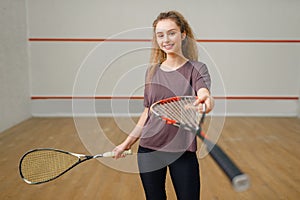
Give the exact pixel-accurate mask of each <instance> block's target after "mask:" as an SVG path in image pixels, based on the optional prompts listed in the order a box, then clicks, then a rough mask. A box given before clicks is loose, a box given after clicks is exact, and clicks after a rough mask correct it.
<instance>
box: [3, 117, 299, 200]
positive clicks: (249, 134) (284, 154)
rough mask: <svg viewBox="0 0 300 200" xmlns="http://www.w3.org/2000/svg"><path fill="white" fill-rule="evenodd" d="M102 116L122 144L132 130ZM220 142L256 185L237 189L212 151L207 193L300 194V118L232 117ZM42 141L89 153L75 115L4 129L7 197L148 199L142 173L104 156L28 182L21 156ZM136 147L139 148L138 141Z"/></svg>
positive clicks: (211, 196)
mask: <svg viewBox="0 0 300 200" xmlns="http://www.w3.org/2000/svg"><path fill="white" fill-rule="evenodd" d="M85 120H88V119H85ZM124 120H125V121H126V119H124ZM134 120H136V119H134ZM98 121H99V125H100V126H101V127H102V129H103V130H104V131H105V130H106V131H107V132H109V133H105V134H106V136H107V138H109V139H110V140H111V141H112V142H113V143H115V144H118V143H119V142H120V141H122V140H123V139H124V137H125V136H126V135H125V134H123V133H122V132H121V130H120V129H119V128H117V126H116V124H115V120H114V119H112V118H98ZM218 144H219V145H220V146H221V147H222V148H223V149H224V150H225V151H226V152H227V153H228V154H229V155H230V156H231V157H232V158H233V159H234V160H235V161H236V163H237V164H238V165H239V166H240V168H241V169H243V171H245V172H246V173H247V174H248V175H249V176H250V178H251V187H250V189H249V190H247V191H245V192H241V193H237V192H235V191H234V190H233V189H232V188H231V186H230V184H229V182H228V181H227V179H226V177H225V176H224V174H223V173H222V172H221V171H220V170H219V168H218V167H217V166H216V165H215V163H214V162H213V161H212V159H211V158H210V157H209V156H206V157H205V158H202V159H200V165H201V199H203V200H223V199H224V200H235V199H236V200H273V199H280V200H285V199H286V200H294V199H295V200H296V199H299V198H300V171H299V170H300V147H299V146H300V119H298V118H255V117H252V118H251V117H228V118H226V121H225V126H224V129H223V132H222V135H221V137H220V139H219V141H218ZM39 147H52V148H59V149H65V150H68V151H73V152H77V153H88V151H87V150H86V148H85V146H84V145H83V143H82V142H81V140H80V137H79V135H78V134H77V132H76V128H75V125H74V121H73V119H72V118H32V119H29V120H26V121H24V122H22V123H21V124H19V125H17V126H15V127H13V128H11V129H9V130H7V131H5V132H3V133H1V134H0V153H1V157H0V199H1V200H6V199H14V200H15V199H17V200H32V199H34V200H40V199H41V200H48V199H56V200H65V199H78V200H82V199H87V200H89V199H91V200H95V199H104V200H110V199H113V200H115V199H117V200H119V199H122V200H142V199H144V194H143V190H142V186H141V183H140V180H139V176H138V174H136V173H129V172H120V171H118V170H116V169H113V168H111V167H109V166H107V165H105V164H103V163H101V162H99V160H91V161H88V162H86V163H83V164H82V165H79V166H77V167H75V168H74V169H73V170H71V171H69V172H68V173H66V174H65V175H63V176H62V177H60V178H59V179H57V180H55V181H52V182H49V183H46V184H41V185H27V184H26V183H24V182H23V181H22V180H21V178H20V177H19V174H18V162H19V159H20V157H21V156H22V154H24V153H25V152H26V151H28V150H30V149H33V148H39ZM133 149H134V150H136V146H134V148H133ZM133 157H136V156H135V155H133ZM126 159H132V158H125V159H124V160H121V161H119V160H118V161H114V160H110V162H118V164H120V165H122V163H123V162H124V163H125V162H126ZM131 164H132V165H136V163H134V162H131ZM166 184H167V194H168V197H169V198H168V199H170V200H173V199H176V198H175V195H174V190H173V188H172V185H171V183H170V179H169V178H168V179H167V183H166Z"/></svg>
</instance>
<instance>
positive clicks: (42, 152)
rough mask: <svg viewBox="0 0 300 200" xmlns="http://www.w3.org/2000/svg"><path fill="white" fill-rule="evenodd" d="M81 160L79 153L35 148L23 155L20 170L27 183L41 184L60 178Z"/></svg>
mask: <svg viewBox="0 0 300 200" xmlns="http://www.w3.org/2000/svg"><path fill="white" fill-rule="evenodd" d="M80 162H81V160H80V157H79V154H78V155H75V154H72V153H70V152H66V151H62V150H58V149H50V148H43V149H34V150H31V151H28V152H27V153H26V154H24V155H23V156H22V158H21V160H20V163H19V172H20V176H21V178H22V179H23V180H24V181H25V182H26V183H28V184H40V183H45V182H48V181H51V180H53V179H56V178H58V177H59V176H61V175H63V174H64V173H66V172H67V171H69V170H70V169H72V168H73V167H74V166H76V165H77V164H79V163H80Z"/></svg>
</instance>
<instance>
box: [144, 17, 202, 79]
mask: <svg viewBox="0 0 300 200" xmlns="http://www.w3.org/2000/svg"><path fill="white" fill-rule="evenodd" d="M165 19H170V20H173V21H174V22H175V23H176V25H177V26H178V27H179V28H180V32H181V33H185V34H186V37H185V39H184V40H183V41H182V53H183V56H184V57H185V58H187V59H189V60H191V61H197V60H198V49H197V44H196V40H195V37H194V33H193V31H192V29H191V27H190V25H189V23H188V22H187V20H186V19H185V18H184V17H183V15H182V14H180V13H179V12H177V11H168V12H162V13H160V14H159V15H158V16H157V18H156V19H155V20H154V22H153V24H152V26H153V37H152V49H151V55H150V70H149V73H148V81H150V80H151V78H152V76H153V75H154V73H155V71H156V69H157V67H158V66H159V65H158V64H161V63H163V62H164V61H165V60H166V59H167V54H166V53H165V52H164V51H163V50H161V49H160V48H159V46H158V43H157V39H156V34H155V31H156V25H157V23H158V22H159V21H161V20H165Z"/></svg>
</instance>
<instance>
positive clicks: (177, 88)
mask: <svg viewBox="0 0 300 200" xmlns="http://www.w3.org/2000/svg"><path fill="white" fill-rule="evenodd" d="M147 74H148V72H147V73H146V77H147ZM210 85H211V80H210V75H209V72H208V69H207V67H206V65H205V64H204V63H202V62H197V61H187V62H186V63H185V64H184V65H182V66H181V67H180V68H178V69H176V70H174V71H164V70H162V69H161V68H160V66H159V67H158V68H157V70H156V72H155V73H154V75H153V76H152V79H151V81H150V83H146V84H145V89H144V106H145V107H147V108H150V106H151V105H152V104H153V103H155V102H156V101H159V100H161V99H165V98H169V97H174V96H195V95H196V94H197V91H198V90H199V89H200V88H207V89H208V90H210ZM140 146H142V147H145V148H150V149H153V150H159V151H165V152H183V151H192V152H194V151H196V150H197V142H196V138H195V133H191V132H189V131H187V130H184V129H182V128H178V127H175V126H173V125H169V124H166V123H165V122H164V121H162V120H160V119H159V118H157V117H155V116H154V115H153V114H152V113H151V112H149V113H148V118H147V119H146V122H145V125H144V127H143V130H142V135H141V138H140Z"/></svg>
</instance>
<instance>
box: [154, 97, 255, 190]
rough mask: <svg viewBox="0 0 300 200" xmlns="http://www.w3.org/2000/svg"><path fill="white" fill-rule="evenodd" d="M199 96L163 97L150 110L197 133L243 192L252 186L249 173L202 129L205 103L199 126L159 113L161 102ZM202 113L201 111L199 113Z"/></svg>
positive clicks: (168, 122) (233, 183)
mask: <svg viewBox="0 0 300 200" xmlns="http://www.w3.org/2000/svg"><path fill="white" fill-rule="evenodd" d="M197 98H198V97H196V96H176V97H170V98H167V99H163V100H160V101H157V102H155V103H154V104H152V105H151V107H150V111H151V112H152V113H153V114H154V115H155V116H156V117H159V118H160V119H162V120H163V121H165V123H166V124H171V125H174V126H177V127H181V128H184V129H187V130H189V131H192V132H194V133H196V135H197V136H198V137H199V138H200V139H201V140H202V141H203V143H204V144H205V145H206V148H207V150H208V152H209V154H210V155H211V156H212V158H213V159H214V161H215V162H216V163H217V164H218V165H219V167H220V168H221V169H222V170H223V172H224V173H225V174H226V175H227V177H228V178H229V179H230V181H231V184H232V186H233V188H234V190H235V191H237V192H241V191H245V190H247V189H248V188H249V186H250V179H249V176H248V175H247V174H244V173H243V172H242V171H241V170H240V169H239V168H238V167H237V166H236V164H235V163H234V162H233V161H232V160H231V159H230V158H229V157H228V156H227V155H226V153H225V152H224V151H223V150H222V149H221V148H220V147H219V146H218V145H217V144H216V143H213V142H212V141H210V139H209V137H208V136H207V135H206V134H205V133H204V132H203V131H202V128H201V125H202V124H203V122H204V119H205V116H206V106H205V104H202V105H203V108H202V116H201V118H200V120H199V123H198V127H193V126H190V125H188V124H183V123H180V122H179V121H176V120H174V119H171V118H168V117H165V116H163V115H162V114H159V113H158V112H157V111H156V109H155V107H156V106H157V105H159V104H168V103H172V102H176V101H180V100H185V99H194V101H196V100H197ZM199 114H200V113H199Z"/></svg>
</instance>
